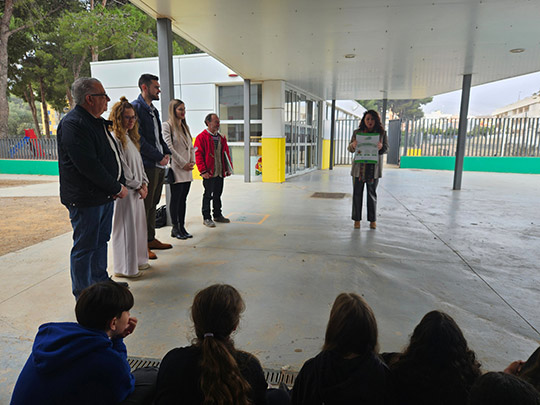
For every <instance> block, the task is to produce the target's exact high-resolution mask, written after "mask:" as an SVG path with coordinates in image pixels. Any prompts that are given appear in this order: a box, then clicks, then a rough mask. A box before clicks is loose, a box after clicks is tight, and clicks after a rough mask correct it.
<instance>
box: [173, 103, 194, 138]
mask: <svg viewBox="0 0 540 405" xmlns="http://www.w3.org/2000/svg"><path fill="white" fill-rule="evenodd" d="M182 104H184V102H183V101H182V100H178V99H177V98H173V99H172V100H171V102H170V103H169V119H168V120H167V122H168V123H169V125H170V126H171V127H172V128H173V129H175V130H176V131H174V132H176V133H178V134H179V133H180V132H181V131H180V129H182V130H183V131H184V134H186V136H187V137H188V140H189V141H192V138H191V132H190V131H189V125H188V124H187V121H186V119H185V118H183V119H179V118H178V117H177V116H176V108H177V107H178V106H180V105H182Z"/></svg>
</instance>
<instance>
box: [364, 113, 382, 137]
mask: <svg viewBox="0 0 540 405" xmlns="http://www.w3.org/2000/svg"><path fill="white" fill-rule="evenodd" d="M368 115H370V116H371V118H373V119H374V120H375V126H374V127H373V132H378V133H379V134H381V135H382V134H383V133H384V125H383V124H382V123H381V117H380V116H379V113H378V112H377V111H375V110H367V111H366V112H365V113H364V115H363V116H362V120H361V121H360V125H359V126H358V129H360V131H363V132H367V131H368V128H367V126H366V116H368Z"/></svg>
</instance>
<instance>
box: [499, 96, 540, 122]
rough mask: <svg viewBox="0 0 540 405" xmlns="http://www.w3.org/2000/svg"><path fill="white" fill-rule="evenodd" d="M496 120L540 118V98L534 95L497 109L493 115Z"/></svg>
mask: <svg viewBox="0 0 540 405" xmlns="http://www.w3.org/2000/svg"><path fill="white" fill-rule="evenodd" d="M492 116H493V117H495V118H527V117H540V96H538V95H532V96H529V97H525V98H524V99H523V100H519V101H516V102H515V103H512V104H508V105H506V106H504V107H501V108H497V109H496V110H495V111H493V114H492Z"/></svg>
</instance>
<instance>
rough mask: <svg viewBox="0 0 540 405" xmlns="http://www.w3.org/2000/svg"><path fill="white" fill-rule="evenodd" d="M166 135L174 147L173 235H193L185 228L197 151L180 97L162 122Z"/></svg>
mask: <svg viewBox="0 0 540 405" xmlns="http://www.w3.org/2000/svg"><path fill="white" fill-rule="evenodd" d="M162 130H163V139H164V140H165V142H166V143H167V146H168V147H169V149H170V150H171V153H172V157H171V170H172V172H173V175H174V182H172V181H171V182H170V185H171V202H170V214H171V221H172V225H173V227H172V230H171V236H172V237H173V238H178V239H187V238H192V237H193V236H192V235H191V234H190V233H189V232H188V231H187V230H186V228H185V218H186V200H187V196H188V193H189V188H190V187H191V182H192V181H193V174H192V170H193V166H195V151H194V149H193V140H192V138H191V133H190V132H189V127H188V125H187V122H186V106H185V104H184V103H183V102H182V101H181V100H177V99H172V100H171V102H170V103H169V119H168V120H167V122H164V123H163V127H162Z"/></svg>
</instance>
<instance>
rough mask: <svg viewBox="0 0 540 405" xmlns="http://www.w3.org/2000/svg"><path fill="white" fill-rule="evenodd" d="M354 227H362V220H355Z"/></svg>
mask: <svg viewBox="0 0 540 405" xmlns="http://www.w3.org/2000/svg"><path fill="white" fill-rule="evenodd" d="M354 229H360V221H354Z"/></svg>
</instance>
